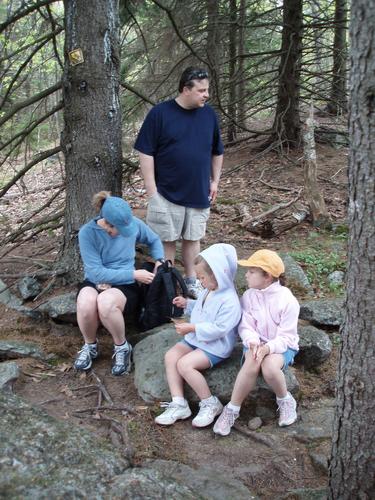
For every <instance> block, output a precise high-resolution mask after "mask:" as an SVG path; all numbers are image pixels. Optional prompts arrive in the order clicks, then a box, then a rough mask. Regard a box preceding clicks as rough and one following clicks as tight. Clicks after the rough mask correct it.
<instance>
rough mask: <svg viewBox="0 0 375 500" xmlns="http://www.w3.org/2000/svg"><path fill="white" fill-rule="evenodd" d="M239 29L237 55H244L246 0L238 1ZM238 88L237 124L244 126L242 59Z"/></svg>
mask: <svg viewBox="0 0 375 500" xmlns="http://www.w3.org/2000/svg"><path fill="white" fill-rule="evenodd" d="M238 21H239V28H238V43H237V47H238V54H240V55H242V54H244V53H245V21H246V0H240V12H239V19H238ZM237 73H238V86H237V97H238V98H237V107H236V110H237V123H238V124H239V125H241V126H243V127H244V126H245V122H246V106H245V72H244V58H243V57H240V58H239V59H238V72H237Z"/></svg>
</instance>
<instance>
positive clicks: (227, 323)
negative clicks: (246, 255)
mask: <svg viewBox="0 0 375 500" xmlns="http://www.w3.org/2000/svg"><path fill="white" fill-rule="evenodd" d="M200 255H201V256H202V257H203V258H204V260H205V261H206V262H207V264H208V265H209V266H210V268H211V269H212V272H213V273H214V275H215V278H216V281H217V283H218V288H217V289H216V290H214V291H212V292H211V293H210V295H208V293H209V290H207V289H204V290H203V291H202V292H201V293H200V294H199V296H198V298H197V300H188V304H187V307H186V313H187V314H190V322H191V323H193V324H194V325H195V332H193V333H189V334H187V335H185V337H184V338H185V339H186V341H187V342H188V343H189V344H191V345H193V346H196V347H198V348H200V349H203V350H204V351H207V352H209V353H211V354H214V355H215V356H219V357H220V358H228V357H229V356H230V354H231V352H232V350H233V347H234V344H235V342H236V338H237V325H238V323H239V322H240V319H241V305H240V301H239V298H238V295H237V292H236V288H235V285H234V279H235V276H236V272H237V253H236V250H235V248H234V247H233V246H232V245H228V244H226V243H216V244H215V245H211V246H210V247H209V248H207V249H206V250H203V252H201V253H200ZM206 297H207V300H204V299H205V298H206Z"/></svg>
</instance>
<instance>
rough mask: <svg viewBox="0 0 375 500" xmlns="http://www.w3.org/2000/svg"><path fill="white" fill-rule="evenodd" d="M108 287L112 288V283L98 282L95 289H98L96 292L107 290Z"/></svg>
mask: <svg viewBox="0 0 375 500" xmlns="http://www.w3.org/2000/svg"><path fill="white" fill-rule="evenodd" d="M109 288H112V285H110V284H109V283H98V284H97V285H96V289H97V290H98V292H104V290H108V289H109Z"/></svg>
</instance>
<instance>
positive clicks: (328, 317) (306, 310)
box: [299, 298, 344, 326]
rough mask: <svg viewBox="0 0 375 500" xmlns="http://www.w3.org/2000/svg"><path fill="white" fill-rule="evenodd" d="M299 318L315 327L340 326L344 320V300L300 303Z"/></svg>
mask: <svg viewBox="0 0 375 500" xmlns="http://www.w3.org/2000/svg"><path fill="white" fill-rule="evenodd" d="M299 317H300V318H301V319H306V320H308V321H310V322H311V323H313V324H314V325H317V326H340V325H341V323H342V322H343V319H344V299H342V298H338V299H319V300H311V301H308V302H302V304H301V310H300V314H299Z"/></svg>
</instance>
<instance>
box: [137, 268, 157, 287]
mask: <svg viewBox="0 0 375 500" xmlns="http://www.w3.org/2000/svg"><path fill="white" fill-rule="evenodd" d="M133 276H134V279H135V280H136V281H139V282H140V283H144V284H145V285H149V284H150V283H152V280H153V279H154V278H155V275H154V274H153V273H150V272H149V271H146V269H137V270H135V271H134V274H133Z"/></svg>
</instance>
